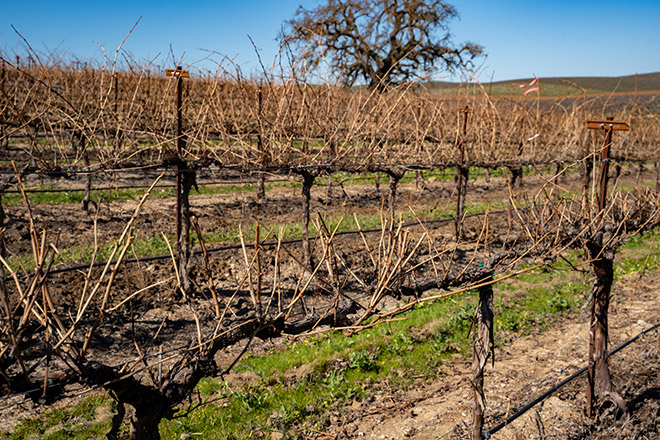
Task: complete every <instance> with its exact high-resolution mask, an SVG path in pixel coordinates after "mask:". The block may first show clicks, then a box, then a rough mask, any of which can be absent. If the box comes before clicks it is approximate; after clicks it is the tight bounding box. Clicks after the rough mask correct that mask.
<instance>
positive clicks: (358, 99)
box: [0, 59, 660, 169]
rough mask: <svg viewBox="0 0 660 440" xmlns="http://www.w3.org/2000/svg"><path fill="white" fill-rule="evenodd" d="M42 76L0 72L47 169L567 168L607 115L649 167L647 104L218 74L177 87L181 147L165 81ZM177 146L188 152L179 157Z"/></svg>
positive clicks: (155, 70) (153, 75)
mask: <svg viewBox="0 0 660 440" xmlns="http://www.w3.org/2000/svg"><path fill="white" fill-rule="evenodd" d="M50 64H54V65H50ZM50 64H49V63H48V62H44V63H43V64H41V63H34V62H33V63H31V64H29V65H20V64H17V63H16V62H13V63H12V62H10V61H9V60H4V59H3V61H2V67H1V68H2V72H0V91H1V92H0V93H1V97H0V98H1V99H0V115H2V124H1V125H2V130H3V132H2V138H3V141H4V142H7V141H8V140H10V139H15V142H17V140H16V139H20V144H21V148H23V149H25V150H26V153H27V154H29V155H30V156H31V157H33V158H35V164H34V165H35V166H37V167H40V168H44V169H49V168H50V169H52V168H65V169H89V168H90V167H91V168H115V167H126V166H133V165H135V164H137V163H140V164H143V165H153V164H160V163H169V162H171V161H173V160H178V159H183V160H185V161H187V162H189V163H199V164H207V165H208V164H209V163H214V164H217V165H219V166H224V167H242V168H268V167H284V166H286V167H290V166H310V165H333V166H342V165H353V166H355V165H362V166H364V165H370V164H379V163H380V164H382V163H397V164H399V163H400V164H405V165H415V164H429V163H432V164H443V163H451V162H456V161H457V160H458V159H459V157H458V153H457V148H456V147H457V145H458V144H459V142H462V143H463V145H464V149H465V151H464V155H463V160H465V161H468V162H476V163H497V162H502V161H529V162H542V161H548V160H558V159H559V160H566V161H569V160H576V159H580V158H582V157H585V156H586V155H588V154H589V153H591V152H592V151H593V150H591V149H590V145H591V140H592V139H591V138H592V135H590V134H589V133H588V132H587V131H585V130H584V122H585V121H586V120H587V119H594V118H602V117H604V116H606V115H605V114H603V112H608V113H613V114H615V115H616V116H617V119H626V120H628V121H630V122H631V125H632V128H633V131H634V133H635V135H634V136H632V135H624V136H623V137H622V138H621V144H620V148H618V149H617V157H619V158H622V159H635V160H642V159H650V158H655V157H657V154H658V142H657V139H658V137H659V136H658V134H659V133H660V120H659V118H658V115H657V112H654V111H653V109H654V108H655V107H657V103H655V102H653V101H650V102H649V101H647V102H644V103H639V102H635V101H633V102H632V103H630V102H628V103H625V104H622V103H620V102H618V101H617V100H616V99H614V98H613V99H612V101H611V102H604V101H607V99H606V98H602V97H601V98H587V97H578V98H575V97H571V98H563V99H562V98H558V99H556V100H547V99H544V100H541V101H538V100H534V99H527V98H522V97H521V98H502V97H490V96H488V95H487V94H486V93H485V90H482V89H481V88H480V85H478V84H477V85H475V84H470V85H465V87H464V88H463V89H462V91H459V93H458V94H457V95H456V96H453V97H437V96H433V95H431V94H429V93H428V92H427V91H426V90H425V89H424V88H423V86H421V85H409V86H400V87H399V88H395V89H391V90H389V91H387V92H376V91H373V90H368V89H362V88H354V89H344V88H340V87H336V86H332V85H324V84H318V85H315V84H305V83H301V82H300V81H297V80H296V78H295V76H293V75H292V76H290V77H288V78H280V79H277V80H276V79H274V78H272V77H271V76H267V77H266V79H263V78H262V79H246V78H244V77H243V76H242V75H241V74H240V71H236V70H234V71H232V70H231V69H232V68H233V66H232V65H231V64H228V65H227V66H220V67H219V68H218V70H217V71H216V72H193V73H192V74H191V78H189V79H188V78H186V79H185V80H184V81H183V96H182V103H181V109H182V112H183V119H184V121H183V130H182V132H181V133H180V134H177V133H176V121H175V116H176V111H177V103H176V88H177V82H179V81H180V80H181V79H180V78H176V77H166V76H165V69H164V68H159V67H156V66H153V65H147V66H137V65H132V64H131V65H129V66H128V67H127V68H125V69H122V71H121V72H118V71H115V70H113V69H109V68H105V69H103V68H97V69H92V68H88V67H86V66H85V65H81V64H80V63H78V64H73V65H63V64H62V62H61V61H60V62H57V63H55V61H51V62H50ZM466 107H467V113H466V111H465V109H466ZM177 140H179V141H183V143H184V148H183V150H182V152H181V157H179V154H178V152H177V145H176V144H177ZM90 161H91V162H90Z"/></svg>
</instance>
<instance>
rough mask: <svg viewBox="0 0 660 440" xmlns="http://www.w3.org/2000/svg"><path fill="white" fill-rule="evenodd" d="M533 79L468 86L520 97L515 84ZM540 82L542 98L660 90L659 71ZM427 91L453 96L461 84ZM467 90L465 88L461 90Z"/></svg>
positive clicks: (435, 86) (434, 86) (436, 83)
mask: <svg viewBox="0 0 660 440" xmlns="http://www.w3.org/2000/svg"><path fill="white" fill-rule="evenodd" d="M532 79H533V78H521V79H513V80H507V81H496V82H487V81H485V80H484V81H483V82H482V84H481V86H482V87H483V88H482V87H480V86H468V87H469V89H468V90H470V92H471V93H475V94H477V95H479V94H481V93H482V92H483V91H486V92H487V93H488V94H490V95H493V96H521V95H522V93H523V90H521V89H520V88H518V87H517V86H516V85H515V84H528V83H529V82H530V81H531V80H532ZM539 82H540V84H541V90H540V96H541V97H558V96H580V95H587V96H589V95H602V94H611V93H636V92H637V93H648V92H658V93H660V72H656V73H645V74H640V75H627V76H620V77H558V78H545V77H543V76H540V77H539ZM426 87H427V88H428V90H429V91H430V92H431V93H433V94H438V95H453V94H456V93H458V92H459V90H460V89H459V87H465V85H459V84H458V83H452V82H443V81H434V82H430V83H428V84H427V85H426ZM461 93H465V90H464V89H463V90H461ZM536 96H537V94H536V92H532V93H530V94H529V95H528V97H529V98H530V99H533V98H536Z"/></svg>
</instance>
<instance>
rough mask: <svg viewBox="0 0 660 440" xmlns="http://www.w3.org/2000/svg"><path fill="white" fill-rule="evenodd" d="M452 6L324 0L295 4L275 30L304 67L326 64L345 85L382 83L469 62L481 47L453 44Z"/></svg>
mask: <svg viewBox="0 0 660 440" xmlns="http://www.w3.org/2000/svg"><path fill="white" fill-rule="evenodd" d="M457 17H458V13H457V11H456V8H454V6H452V5H451V4H449V3H446V2H444V1H440V0H432V1H430V0H394V1H393V0H328V2H327V3H326V4H323V5H320V6H318V7H317V8H315V9H311V10H307V9H304V8H303V7H300V8H299V9H298V11H296V14H295V16H294V17H293V18H292V19H291V20H289V21H287V22H286V26H285V28H284V30H283V31H282V34H281V35H280V40H281V42H282V43H283V44H290V45H291V46H293V47H295V48H296V49H298V51H299V53H300V57H301V58H302V59H303V60H304V61H305V63H306V65H307V67H308V68H311V69H314V68H316V67H318V66H320V65H322V64H324V63H327V64H328V65H329V66H330V67H331V68H332V69H334V70H335V71H336V74H337V75H338V77H339V78H340V79H341V81H342V83H343V84H344V85H347V86H350V85H353V84H355V83H356V82H358V81H359V80H363V81H364V82H365V83H366V84H367V85H368V86H369V87H371V88H373V87H376V88H384V87H386V86H387V85H390V84H397V83H401V82H406V81H409V80H411V79H413V78H415V77H417V76H418V75H419V74H421V73H428V72H431V71H433V70H445V71H449V72H453V71H455V70H457V69H465V68H470V67H472V61H473V60H474V58H475V57H478V56H480V55H482V54H483V47H482V46H480V45H478V44H475V43H472V42H465V43H462V44H460V45H455V44H454V42H453V41H452V35H451V33H450V32H449V27H448V22H449V21H450V20H451V19H452V18H457Z"/></svg>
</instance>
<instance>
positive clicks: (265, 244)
mask: <svg viewBox="0 0 660 440" xmlns="http://www.w3.org/2000/svg"><path fill="white" fill-rule="evenodd" d="M503 213H506V211H505V210H497V211H490V212H489V213H488V214H489V215H490V214H503ZM483 215H486V213H485V212H478V213H475V214H469V215H466V216H464V218H465V219H468V218H473V217H479V216H483ZM453 221H454V217H450V218H443V219H431V220H423V221H421V222H419V221H414V222H407V223H404V224H403V225H402V226H401V227H402V228H410V227H414V226H419V225H420V224H424V225H428V224H442V223H451V222H453ZM381 231H382V229H381V228H372V229H362V230H359V229H357V230H351V231H338V232H336V233H335V234H334V236H343V235H355V234H359V233H363V234H373V233H376V232H381ZM318 238H319V237H318V235H314V236H310V237H309V239H310V241H314V240H317V239H318ZM280 243H281V244H284V245H288V244H296V243H302V238H292V239H289V240H282V241H281V242H280ZM277 244H278V242H277V241H274V240H273V241H265V242H263V243H259V245H260V246H263V247H273V246H277ZM242 248H243V246H242V245H240V244H232V245H227V246H220V247H216V248H211V249H207V250H206V252H207V253H209V254H211V253H217V252H222V251H229V250H235V249H242ZM192 254H193V255H203V254H204V251H203V250H202V249H197V250H194V251H192ZM171 258H172V255H170V254H166V255H155V256H151V257H144V258H130V259H126V260H124V261H123V264H133V263H149V262H152V261H160V260H168V259H171ZM106 264H108V262H107V261H97V262H96V263H94V264H93V265H91V266H92V267H100V266H105V265H106ZM89 267H90V265H89V264H78V265H76V266H69V267H62V268H55V269H52V270H50V271H49V272H48V273H49V274H51V275H54V274H59V273H65V272H75V271H77V270H84V269H89Z"/></svg>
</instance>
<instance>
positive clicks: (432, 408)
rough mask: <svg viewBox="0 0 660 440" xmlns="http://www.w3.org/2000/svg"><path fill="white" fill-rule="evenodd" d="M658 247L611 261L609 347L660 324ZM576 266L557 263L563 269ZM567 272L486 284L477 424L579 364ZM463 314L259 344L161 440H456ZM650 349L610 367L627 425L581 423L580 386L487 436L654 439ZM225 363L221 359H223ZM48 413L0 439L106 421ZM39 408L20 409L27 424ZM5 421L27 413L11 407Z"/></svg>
mask: <svg viewBox="0 0 660 440" xmlns="http://www.w3.org/2000/svg"><path fill="white" fill-rule="evenodd" d="M659 238H660V233H659V231H657V230H656V231H653V232H652V233H649V234H646V235H645V236H644V237H640V238H635V239H633V240H631V242H630V244H628V245H626V246H625V248H624V249H622V251H621V257H620V258H619V259H618V261H617V272H618V273H619V276H618V280H617V283H616V285H615V292H614V303H613V310H612V315H611V319H612V326H611V328H612V336H613V340H612V345H613V346H614V345H616V344H617V343H619V342H621V341H623V340H625V339H627V338H628V337H630V336H632V335H633V334H635V333H636V332H638V331H639V330H641V329H642V328H643V327H645V326H647V324H649V323H652V321H649V320H650V319H652V317H654V316H655V317H657V316H659V314H660V290H659V289H658V287H657V286H658V280H660V272H658V267H657V265H650V264H649V265H647V266H646V267H644V266H643V264H644V262H649V261H653V260H654V259H655V261H657V259H658V257H660V249H659V247H658V239H659ZM649 251H650V253H649ZM647 256H648V258H647ZM579 258H580V257H579V255H569V256H568V259H569V261H571V262H572V263H575V262H577V261H578V260H579ZM633 260H634V261H635V263H633ZM568 268H569V265H568V264H567V263H562V262H558V263H557V264H556V265H555V266H554V268H551V269H549V270H548V269H535V270H533V271H531V272H527V273H525V274H523V275H519V276H517V277H515V278H513V279H507V280H504V281H502V282H500V283H497V284H496V296H495V297H496V301H497V303H496V311H497V317H496V342H497V351H496V368H492V369H488V370H487V373H486V381H487V384H488V386H487V388H486V390H487V399H488V402H489V408H491V409H490V410H489V415H490V418H489V420H488V424H489V425H492V424H495V423H496V422H498V421H499V419H500V418H502V417H503V416H504V415H505V414H506V413H511V412H513V410H514V409H515V408H516V405H518V406H520V404H521V402H523V401H524V400H525V399H528V398H530V397H532V395H535V394H538V393H540V392H541V391H543V390H544V389H545V388H547V387H548V386H549V385H551V384H552V383H554V382H556V381H558V380H560V379H561V378H563V377H565V376H567V375H568V374H570V373H571V372H573V371H574V370H577V369H578V368H579V367H581V366H582V364H583V363H584V357H585V352H586V347H585V346H584V340H585V338H584V335H585V333H586V332H587V326H588V319H587V316H586V314H584V313H581V312H580V309H581V306H582V305H583V304H584V301H585V299H586V295H587V293H588V291H589V288H588V280H587V278H588V276H586V275H580V274H578V273H575V272H567V271H566V269H568ZM642 269H644V270H645V271H646V273H645V274H644V278H641V277H640V275H642V273H641V272H640V271H641V270H642ZM474 306H475V298H474V295H470V294H464V295H461V296H460V297H453V298H450V299H448V300H446V301H442V302H440V303H436V304H428V305H424V306H422V307H418V308H416V309H415V310H413V311H412V312H410V313H408V314H406V315H405V318H406V319H405V320H401V321H395V322H391V323H386V324H383V325H380V326H377V327H375V328H373V329H370V330H366V331H364V332H361V333H358V334H356V335H354V336H352V337H345V336H344V335H342V334H341V333H339V332H332V333H329V334H321V335H318V336H313V337H310V338H307V339H303V340H295V339H294V340H293V341H291V340H287V339H286V338H278V339H275V340H271V341H265V342H260V343H258V344H256V345H255V347H254V348H253V354H252V355H250V356H248V357H246V358H244V359H243V360H242V361H241V363H240V364H239V366H238V367H237V368H236V370H235V371H234V372H232V373H231V374H230V375H229V376H226V377H225V380H224V381H223V380H222V379H205V380H204V381H202V382H201V383H200V385H199V386H198V390H199V393H200V397H201V399H202V401H204V402H210V403H209V404H205V405H203V406H201V407H199V408H197V409H195V410H194V411H193V412H192V413H190V414H186V415H185V416H183V417H182V418H177V419H175V420H173V421H167V422H163V423H162V424H161V433H162V435H163V438H165V439H176V438H182V436H183V437H185V436H187V435H190V436H194V435H197V436H202V437H203V438H219V439H221V438H222V439H224V438H237V439H238V438H255V437H256V438H259V437H261V436H263V437H264V438H276V437H277V436H279V435H280V434H283V435H284V436H285V437H286V438H289V437H291V438H300V437H301V435H302V434H306V435H308V436H309V437H311V438H318V439H322V438H325V437H323V436H322V435H321V434H319V432H330V433H333V434H337V435H338V436H339V438H357V437H362V438H404V437H406V438H414V439H430V438H437V437H438V436H440V435H442V434H445V433H446V432H448V431H451V430H454V433H453V434H452V436H450V437H449V438H459V436H460V435H461V434H462V433H463V432H464V430H465V426H464V425H463V423H464V422H466V420H467V418H468V414H469V397H468V394H469V392H470V389H469V386H468V384H467V383H466V379H465V378H466V376H467V370H468V368H469V367H468V365H467V362H466V358H467V357H468V356H469V344H468V338H467V336H466V335H467V330H468V328H469V322H470V318H471V316H472V312H473V310H474ZM512 324H515V325H512ZM525 335H529V336H528V337H524V336H525ZM654 341H655V342H654ZM657 347H658V346H657V335H651V336H649V337H648V338H646V340H643V341H642V342H641V343H638V344H634V345H633V346H632V347H630V348H629V349H628V350H627V351H624V352H621V353H620V354H618V355H617V356H616V357H615V358H613V362H612V370H613V375H614V379H615V381H617V382H618V383H620V384H621V388H622V389H623V392H624V395H625V396H626V397H627V398H628V400H629V401H630V402H633V412H632V415H631V418H629V419H626V418H625V417H624V418H622V419H618V420H617V419H616V417H615V416H614V414H613V413H612V412H608V410H607V408H606V409H605V410H604V411H603V412H602V413H601V416H600V418H599V419H598V420H597V421H596V422H595V423H590V422H588V421H587V419H585V418H584V417H583V415H582V411H583V402H582V399H583V394H582V388H583V385H582V384H581V383H580V382H579V381H578V382H577V383H575V384H573V385H570V386H569V387H567V388H566V389H564V390H563V391H561V392H560V393H558V394H557V395H556V396H554V397H551V398H550V399H549V400H548V401H547V402H545V403H544V404H543V405H542V406H541V407H540V408H538V415H535V413H530V414H531V416H524V417H523V418H522V419H520V420H518V421H517V422H516V423H515V424H514V425H511V426H510V427H508V428H506V431H503V432H501V433H499V434H498V436H501V437H502V438H515V439H523V438H525V439H528V438H529V439H531V438H550V439H554V438H557V439H560V438H562V439H566V438H586V439H591V438H594V439H595V438H601V437H598V436H599V435H601V436H602V435H606V434H608V433H614V432H616V431H617V430H619V431H620V432H623V433H629V434H631V435H634V434H638V435H647V438H653V435H657V434H658V429H660V427H658V426H657V417H656V418H654V417H653V416H654V414H656V415H657V411H658V408H660V402H658V398H657V383H658V382H657V380H658V378H659V377H660V364H659V363H658V361H659V360H660V359H659V358H658V356H659V352H658V348H657ZM241 348H242V347H234V348H233V349H232V351H239V350H240V349H241ZM225 356H227V360H230V359H231V357H232V353H225ZM654 386H655V387H656V388H654ZM654 390H656V391H654ZM654 393H655V394H654ZM654 396H655V397H654ZM26 405H27V406H30V404H26ZM58 406H60V407H59V409H56V410H54V411H46V412H45V413H44V414H43V415H41V416H36V418H33V419H29V418H28V419H27V420H25V421H23V422H21V423H19V424H18V425H16V426H15V431H14V433H13V434H10V433H8V432H5V433H4V434H0V435H3V436H5V437H6V438H10V439H18V438H27V437H28V436H30V435H37V436H39V438H45V439H58V438H70V436H72V435H74V436H75V437H76V438H95V436H96V435H98V433H99V432H104V431H103V429H104V428H107V427H108V424H109V419H110V417H111V416H112V414H113V411H114V408H113V406H112V404H111V402H110V401H109V399H108V398H107V397H104V396H103V395H100V394H99V395H96V396H95V397H92V398H89V399H85V400H83V401H82V403H78V401H77V400H74V401H69V402H64V404H63V403H59V404H58ZM43 410H44V409H43V408H32V409H31V411H34V414H38V413H39V412H40V411H43ZM182 411H183V412H185V410H184V409H182ZM654 411H656V413H654ZM4 415H5V416H7V417H17V416H19V415H23V416H24V415H25V413H24V411H23V410H20V409H17V408H14V409H12V410H9V411H8V412H7V411H5V412H4ZM126 430H127V428H126V427H124V428H123V432H124V434H125V433H126ZM273 432H274V433H275V436H274V437H271V436H272V435H273V434H272V433H273ZM360 432H361V433H362V434H361V435H360V434H359V433H360ZM383 436H384V437H383ZM638 438H643V437H641V436H639V437H638Z"/></svg>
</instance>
